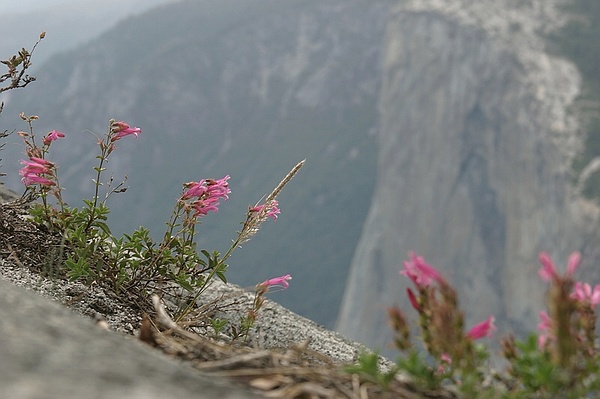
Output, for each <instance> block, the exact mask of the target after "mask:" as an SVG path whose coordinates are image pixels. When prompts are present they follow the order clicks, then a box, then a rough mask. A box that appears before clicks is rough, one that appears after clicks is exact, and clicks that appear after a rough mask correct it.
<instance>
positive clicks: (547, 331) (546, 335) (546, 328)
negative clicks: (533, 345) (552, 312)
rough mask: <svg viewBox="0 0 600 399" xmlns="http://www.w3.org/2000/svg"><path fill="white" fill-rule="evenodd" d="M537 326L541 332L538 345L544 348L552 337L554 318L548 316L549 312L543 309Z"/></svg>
mask: <svg viewBox="0 0 600 399" xmlns="http://www.w3.org/2000/svg"><path fill="white" fill-rule="evenodd" d="M537 328H538V330H540V332H541V334H540V335H539V337H538V347H539V348H540V349H541V350H543V349H544V348H545V347H546V344H547V343H548V341H550V340H551V339H552V336H551V333H552V319H551V318H550V316H548V313H546V312H545V311H543V310H542V311H541V312H540V322H539V323H538V325H537Z"/></svg>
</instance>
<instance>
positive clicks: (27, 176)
mask: <svg viewBox="0 0 600 399" xmlns="http://www.w3.org/2000/svg"><path fill="white" fill-rule="evenodd" d="M21 164H22V165H25V166H23V167H22V168H21V170H19V174H20V175H21V176H23V177H22V178H21V182H22V183H23V184H24V185H26V186H27V187H29V186H30V185H32V184H39V185H41V186H45V187H50V186H55V185H56V183H55V182H54V180H53V179H52V178H53V177H54V168H55V166H54V163H52V162H50V161H47V160H45V159H42V158H36V157H30V158H29V161H25V160H21Z"/></svg>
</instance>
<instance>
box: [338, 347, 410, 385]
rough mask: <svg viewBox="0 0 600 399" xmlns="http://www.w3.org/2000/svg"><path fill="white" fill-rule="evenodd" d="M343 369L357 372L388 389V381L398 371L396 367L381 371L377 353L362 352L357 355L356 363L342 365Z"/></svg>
mask: <svg viewBox="0 0 600 399" xmlns="http://www.w3.org/2000/svg"><path fill="white" fill-rule="evenodd" d="M344 371H345V372H347V373H350V374H358V375H360V376H361V377H363V378H365V379H367V380H369V381H371V382H373V383H375V384H377V385H380V386H381V387H382V388H383V389H385V390H388V389H389V385H390V383H391V382H392V381H393V380H394V378H395V377H396V374H397V373H398V368H397V367H392V368H391V369H390V370H387V371H382V370H381V368H380V367H379V354H377V353H375V352H363V353H361V354H360V355H359V357H358V362H357V364H355V365H350V366H346V367H344Z"/></svg>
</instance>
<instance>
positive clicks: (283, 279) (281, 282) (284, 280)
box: [258, 274, 292, 289]
mask: <svg viewBox="0 0 600 399" xmlns="http://www.w3.org/2000/svg"><path fill="white" fill-rule="evenodd" d="M291 279H292V276H290V275H289V274H286V275H285V276H280V277H275V278H272V279H269V280H265V281H263V282H262V283H260V284H259V285H258V286H259V287H263V288H267V289H268V288H269V287H281V288H283V289H286V288H288V287H289V286H290V284H289V283H288V280H291Z"/></svg>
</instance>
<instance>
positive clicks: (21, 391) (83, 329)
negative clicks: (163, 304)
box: [0, 280, 257, 399]
mask: <svg viewBox="0 0 600 399" xmlns="http://www.w3.org/2000/svg"><path fill="white" fill-rule="evenodd" d="M0 335H1V336H2V340H0V359H1V360H0V386H2V392H1V393H0V397H2V398H11V399H21V398H22V399H25V398H27V399H34V398H40V399H41V398H44V399H58V398H88V399H95V398H128V399H136V398H139V399H142V398H143V399H148V398H157V399H158V398H180V399H185V398H207V399H208V398H211V399H212V398H230V399H234V398H235V399H242V398H253V397H257V396H255V395H253V394H252V393H250V392H248V391H247V390H243V389H241V388H236V387H235V386H233V384H232V383H231V382H230V381H226V380H219V379H215V378H211V379H209V378H208V377H201V376H200V375H199V374H198V373H197V372H195V371H194V370H193V369H191V368H189V367H187V366H185V365H183V364H181V363H179V362H177V361H175V360H172V359H169V358H167V357H166V356H164V355H162V354H161V353H159V352H158V351H156V350H154V349H151V348H150V347H148V346H146V345H144V344H142V343H141V342H139V341H136V340H134V338H133V337H131V338H128V337H124V336H120V335H118V334H116V333H112V332H108V331H104V330H101V329H100V328H99V327H96V326H95V325H94V324H93V323H92V322H91V320H86V319H84V318H82V317H80V316H77V315H75V314H74V313H73V312H70V311H69V310H67V309H66V308H64V307H63V306H61V305H59V304H58V303H54V302H52V301H50V300H49V299H47V298H43V297H41V296H38V295H35V294H33V293H31V292H28V291H26V290H25V289H23V288H20V287H16V286H14V285H12V284H10V283H9V282H7V281H5V280H0Z"/></svg>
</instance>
